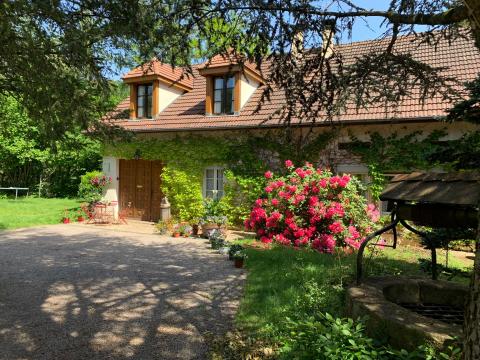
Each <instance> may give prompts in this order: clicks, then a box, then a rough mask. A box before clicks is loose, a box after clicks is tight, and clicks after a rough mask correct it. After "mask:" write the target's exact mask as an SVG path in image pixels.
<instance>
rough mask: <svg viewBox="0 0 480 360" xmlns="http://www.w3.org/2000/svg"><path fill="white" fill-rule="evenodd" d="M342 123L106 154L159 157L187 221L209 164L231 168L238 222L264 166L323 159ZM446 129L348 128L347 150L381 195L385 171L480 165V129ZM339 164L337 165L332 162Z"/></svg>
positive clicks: (147, 142)
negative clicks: (452, 135) (450, 134)
mask: <svg viewBox="0 0 480 360" xmlns="http://www.w3.org/2000/svg"><path fill="white" fill-rule="evenodd" d="M337 135H338V129H331V130H329V131H324V132H322V133H320V134H318V133H317V134H316V135H313V134H308V136H304V134H302V136H298V134H297V136H295V137H294V136H292V134H289V133H284V132H280V131H271V132H264V133H262V134H261V135H260V133H259V132H252V133H247V132H244V133H242V135H241V136H238V135H237V136H220V135H217V136H201V135H198V134H195V133H191V134H187V135H185V136H182V137H180V136H177V137H173V138H166V139H152V138H143V139H142V138H140V137H138V136H137V137H136V138H135V139H133V140H132V141H130V142H123V143H117V144H107V145H105V147H104V151H103V152H104V154H105V155H109V156H114V157H117V158H122V159H133V158H135V156H136V155H137V156H138V155H139V156H140V157H141V158H142V159H145V160H162V161H163V162H164V164H165V166H164V169H163V172H162V190H163V192H164V193H165V195H166V196H167V197H168V199H169V201H170V203H171V204H172V211H173V213H174V215H175V216H176V217H178V218H179V219H180V220H182V221H189V222H195V221H196V220H197V219H198V218H199V217H200V216H201V215H202V214H203V197H202V186H203V175H204V170H205V168H206V167H209V166H222V167H224V168H225V169H226V172H225V178H226V184H225V196H224V197H223V198H222V200H221V206H222V208H223V210H224V212H225V214H226V215H227V216H228V218H229V221H230V223H234V224H239V223H241V222H242V220H243V219H244V218H245V217H246V216H247V215H248V213H249V210H250V207H251V205H252V203H253V202H254V201H255V199H256V198H257V197H258V196H259V194H260V193H261V191H262V189H263V187H264V185H265V183H264V177H263V174H264V172H265V171H266V170H274V171H280V169H281V164H283V162H284V160H286V159H290V160H293V161H294V163H296V164H303V163H304V162H305V161H309V162H312V163H314V164H318V163H319V162H320V160H321V158H322V157H324V156H325V154H326V152H325V149H327V148H328V147H329V144H332V142H333V140H335V139H336V138H337ZM445 135H446V132H445V131H444V130H436V131H433V132H431V133H429V134H423V133H422V132H421V131H413V132H411V133H408V134H404V135H399V134H397V133H392V134H390V135H388V136H386V137H383V136H382V135H380V134H379V133H370V134H369V139H368V140H367V141H360V140H358V139H357V138H356V137H355V136H354V135H350V137H351V140H352V142H351V143H349V144H348V146H347V148H348V151H349V152H351V153H352V154H355V155H357V156H359V157H360V158H361V162H362V163H364V164H366V165H367V167H368V169H369V173H370V177H371V179H372V182H371V184H370V189H369V190H370V191H371V193H372V195H373V197H374V198H377V197H378V195H379V194H380V192H381V190H382V188H383V186H384V183H385V176H384V174H385V173H389V172H402V171H406V172H408V171H412V170H428V169H431V168H434V167H443V168H446V169H456V170H458V169H465V168H467V169H469V168H475V167H478V166H479V165H480V164H479V163H478V162H479V161H480V160H479V159H480V132H478V131H477V132H472V133H468V134H466V135H465V136H464V137H462V138H461V139H459V140H455V141H449V142H444V141H441V139H442V138H443V137H444V136H445ZM331 165H334V164H331Z"/></svg>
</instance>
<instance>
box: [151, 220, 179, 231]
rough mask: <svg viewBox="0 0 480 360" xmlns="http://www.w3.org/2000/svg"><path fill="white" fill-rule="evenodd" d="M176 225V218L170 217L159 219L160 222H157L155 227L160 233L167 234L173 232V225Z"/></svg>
mask: <svg viewBox="0 0 480 360" xmlns="http://www.w3.org/2000/svg"><path fill="white" fill-rule="evenodd" d="M174 225H175V220H174V219H172V218H170V219H167V220H158V223H156V224H155V229H156V230H157V232H158V233H159V234H160V235H166V234H169V233H173V227H174Z"/></svg>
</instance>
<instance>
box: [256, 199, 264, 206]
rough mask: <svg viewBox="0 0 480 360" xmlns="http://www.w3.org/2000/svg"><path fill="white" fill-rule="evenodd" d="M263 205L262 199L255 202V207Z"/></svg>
mask: <svg viewBox="0 0 480 360" xmlns="http://www.w3.org/2000/svg"><path fill="white" fill-rule="evenodd" d="M262 203H263V201H262V199H257V200H255V206H262Z"/></svg>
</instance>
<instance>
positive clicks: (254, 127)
mask: <svg viewBox="0 0 480 360" xmlns="http://www.w3.org/2000/svg"><path fill="white" fill-rule="evenodd" d="M442 119H444V117H432V116H429V117H418V118H414V119H395V120H376V119H370V120H345V121H335V122H324V123H302V124H291V125H290V126H289V127H292V128H305V127H328V126H332V125H379V124H380V125H385V124H405V123H429V122H439V121H440V120H442ZM283 127H285V125H283V124H278V125H261V124H259V125H243V126H242V125H241V126H212V127H200V128H175V129H159V128H154V129H138V130H135V129H128V130H130V131H132V132H135V133H164V132H179V131H225V130H231V131H235V130H245V129H250V130H262V129H278V128H283Z"/></svg>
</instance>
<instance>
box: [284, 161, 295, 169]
mask: <svg viewBox="0 0 480 360" xmlns="http://www.w3.org/2000/svg"><path fill="white" fill-rule="evenodd" d="M285 166H286V167H287V168H291V167H293V162H292V161H291V160H285Z"/></svg>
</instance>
